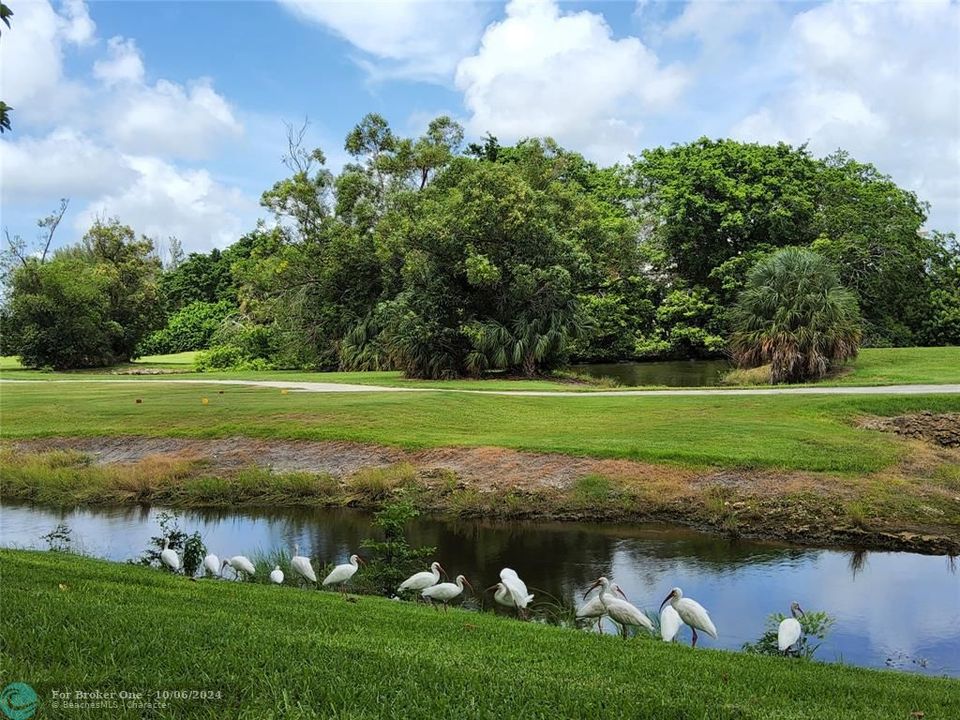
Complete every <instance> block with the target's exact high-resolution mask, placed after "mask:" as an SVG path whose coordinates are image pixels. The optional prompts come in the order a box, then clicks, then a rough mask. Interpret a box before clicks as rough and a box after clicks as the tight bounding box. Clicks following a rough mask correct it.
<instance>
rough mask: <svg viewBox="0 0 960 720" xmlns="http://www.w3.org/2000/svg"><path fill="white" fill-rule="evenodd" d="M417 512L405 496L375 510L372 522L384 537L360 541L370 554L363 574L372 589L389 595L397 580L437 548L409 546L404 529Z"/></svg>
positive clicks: (417, 514)
mask: <svg viewBox="0 0 960 720" xmlns="http://www.w3.org/2000/svg"><path fill="white" fill-rule="evenodd" d="M419 515H420V513H419V511H418V510H417V509H416V508H414V506H413V503H412V502H410V500H409V499H407V498H402V499H399V500H394V501H392V502H388V503H386V504H385V505H384V506H383V508H382V509H381V510H380V511H378V512H377V513H375V514H374V516H373V517H374V520H373V524H374V526H375V527H377V528H379V529H380V530H381V532H382V533H383V540H373V539H369V540H364V541H363V542H362V543H361V545H360V547H362V548H364V549H365V550H367V551H368V552H369V555H370V557H369V560H368V563H367V568H366V571H365V572H364V573H363V575H364V582H367V583H370V584H371V585H372V589H373V591H374V592H376V593H378V594H380V595H386V596H390V595H392V594H393V593H395V592H396V590H397V587H399V585H400V583H402V582H403V581H404V580H405V579H406V578H408V577H409V576H410V575H412V574H413V573H415V572H417V571H419V570H422V569H423V567H422V566H423V564H424V562H425V560H426V558H429V557H430V556H431V555H433V554H434V553H435V552H436V551H437V549H436V548H435V547H421V548H413V547H410V543H409V541H408V540H407V536H406V532H405V529H406V526H407V523H409V522H410V521H411V520H413V519H414V518H416V517H418V516H419Z"/></svg>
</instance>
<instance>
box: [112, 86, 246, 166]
mask: <svg viewBox="0 0 960 720" xmlns="http://www.w3.org/2000/svg"><path fill="white" fill-rule="evenodd" d="M112 105H113V111H112V112H110V113H109V114H108V115H109V117H110V121H109V124H108V125H107V126H106V127H105V128H104V129H105V132H106V133H107V134H108V135H109V136H110V137H111V138H112V139H113V140H114V141H115V142H116V143H117V144H118V146H119V147H121V148H123V149H124V150H126V151H128V152H150V153H161V154H164V155H167V156H174V157H188V158H200V157H205V156H207V155H209V154H210V151H211V150H212V149H213V146H215V145H217V144H218V143H220V142H222V141H223V140H225V139H228V138H231V137H232V138H236V137H239V136H240V135H241V134H242V132H243V128H242V127H241V125H240V123H239V121H238V120H237V119H236V117H235V116H234V113H233V109H232V108H231V107H230V104H229V103H228V102H227V101H226V100H225V99H224V98H223V97H222V96H221V95H219V94H218V93H217V92H216V90H214V89H213V85H212V84H211V82H210V81H209V80H207V79H201V80H195V81H193V82H191V83H189V84H188V85H187V86H186V87H184V86H182V85H178V84H177V83H173V82H170V81H168V80H158V81H157V82H156V83H155V84H154V85H152V86H151V85H138V86H136V87H133V88H128V89H126V90H125V91H124V92H122V93H120V94H118V95H116V96H115V97H113V98H112Z"/></svg>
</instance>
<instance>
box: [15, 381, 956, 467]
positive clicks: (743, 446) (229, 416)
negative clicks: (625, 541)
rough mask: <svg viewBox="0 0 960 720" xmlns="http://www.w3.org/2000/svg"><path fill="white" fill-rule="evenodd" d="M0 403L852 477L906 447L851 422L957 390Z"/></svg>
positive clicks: (197, 390) (941, 404)
mask: <svg viewBox="0 0 960 720" xmlns="http://www.w3.org/2000/svg"><path fill="white" fill-rule="evenodd" d="M203 398H207V400H208V404H206V405H204V404H203V403H202V399H203ZM137 400H141V402H140V403H139V404H138V403H137V402H136V401H137ZM0 410H2V413H3V423H2V427H0V437H3V438H6V439H17V438H32V437H54V436H123V435H147V436H159V437H163V436H167V437H199V438H215V437H230V436H234V435H243V436H247V437H255V438H264V439H286V440H348V441H354V442H359V443H377V444H383V445H392V446H398V447H404V448H426V447H446V446H461V447H481V446H496V447H506V448H513V449H517V450H530V451H536V452H557V453H564V454H570V455H589V456H594V457H610V458H629V459H633V460H643V461H649V462H671V463H682V464H690V465H698V466H720V467H741V468H742V467H751V468H780V469H792V470H809V471H825V472H843V473H862V472H874V471H877V470H881V469H883V468H886V467H889V466H891V465H893V464H894V463H896V462H898V461H899V460H901V459H902V458H903V457H904V456H905V454H906V452H907V449H908V444H907V443H905V442H904V441H902V440H900V439H898V438H896V437H894V436H890V435H886V434H882V433H879V432H873V431H866V430H861V429H858V428H856V427H854V425H853V424H852V420H853V419H854V418H855V417H857V416H859V415H884V416H890V415H900V414H903V413H909V412H917V411H920V410H932V411H935V412H948V411H949V412H957V411H960V396H887V397H884V396H858V397H840V396H834V397H831V396H817V397H803V396H758V397H722V396H719V397H717V396H710V397H662V398H661V397H644V398H632V397H594V396H586V397H569V398H562V397H561V398H550V397H503V396H485V395H454V394H446V393H415V394H414V393H411V394H406V393H395V394H387V393H384V394H379V393H370V394H367V393H356V394H336V393H294V392H291V393H289V394H283V393H282V392H281V391H278V390H271V389H261V388H249V387H226V388H224V387H222V386H221V387H217V386H207V387H204V386H201V385H195V386H194V385H187V386H183V385H173V384H167V385H164V384H162V383H157V384H153V383H151V384H149V385H143V384H141V385H137V386H130V387H126V386H125V385H123V384H113V385H111V384H96V383H89V384H88V383H69V384H49V385H48V384H36V383H34V384H24V385H16V384H11V385H4V386H3V387H2V391H0Z"/></svg>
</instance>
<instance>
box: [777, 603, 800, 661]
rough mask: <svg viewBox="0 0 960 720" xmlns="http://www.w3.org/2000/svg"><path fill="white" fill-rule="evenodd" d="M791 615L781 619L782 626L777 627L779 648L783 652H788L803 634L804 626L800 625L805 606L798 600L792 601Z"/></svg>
mask: <svg viewBox="0 0 960 720" xmlns="http://www.w3.org/2000/svg"><path fill="white" fill-rule="evenodd" d="M790 615H791V617H788V618H784V619H783V620H781V621H780V627H778V628H777V649H778V650H780V652H782V653H785V652H788V651H789V650H790V648H791V647H793V646H794V645H796V644H797V642H798V641H799V640H800V636H801V635H803V627H801V625H800V617H802V616H803V608H801V607H800V603H798V602H797V601H796V600H794V601H793V602H792V603H790Z"/></svg>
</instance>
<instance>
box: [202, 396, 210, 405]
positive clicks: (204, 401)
mask: <svg viewBox="0 0 960 720" xmlns="http://www.w3.org/2000/svg"><path fill="white" fill-rule="evenodd" d="M200 402H202V403H203V404H204V405H209V404H210V401H209V400H208V399H207V398H200Z"/></svg>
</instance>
